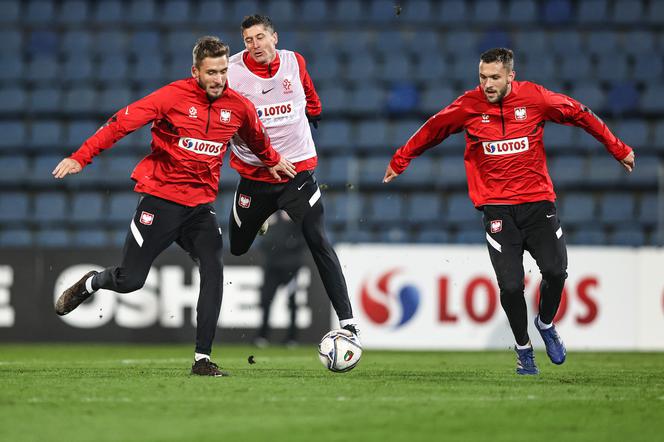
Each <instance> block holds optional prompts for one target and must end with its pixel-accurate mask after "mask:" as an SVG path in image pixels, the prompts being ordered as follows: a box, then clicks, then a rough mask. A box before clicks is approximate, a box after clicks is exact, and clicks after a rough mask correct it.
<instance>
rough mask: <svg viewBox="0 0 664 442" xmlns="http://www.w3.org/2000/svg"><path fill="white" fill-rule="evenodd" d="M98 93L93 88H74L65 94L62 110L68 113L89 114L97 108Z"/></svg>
mask: <svg viewBox="0 0 664 442" xmlns="http://www.w3.org/2000/svg"><path fill="white" fill-rule="evenodd" d="M96 98H97V92H96V90H95V89H94V88H93V87H91V86H74V87H73V88H71V89H69V90H68V91H66V92H65V94H64V97H63V99H62V110H63V111H65V112H67V113H74V114H87V113H89V112H92V111H94V110H96V108H97V104H98V103H97V100H96Z"/></svg>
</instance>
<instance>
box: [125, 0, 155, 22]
mask: <svg viewBox="0 0 664 442" xmlns="http://www.w3.org/2000/svg"><path fill="white" fill-rule="evenodd" d="M160 13H161V10H160ZM156 18H157V7H156V5H155V2H154V1H153V0H132V2H131V3H130V4H129V8H128V10H127V15H126V17H125V20H127V21H128V22H129V23H132V24H141V25H144V24H147V23H153V22H154V21H156Z"/></svg>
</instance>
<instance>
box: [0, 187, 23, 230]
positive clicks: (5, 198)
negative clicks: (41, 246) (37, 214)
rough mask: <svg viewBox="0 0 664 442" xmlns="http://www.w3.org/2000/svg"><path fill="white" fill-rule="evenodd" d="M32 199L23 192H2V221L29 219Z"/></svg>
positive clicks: (0, 209) (0, 210)
mask: <svg viewBox="0 0 664 442" xmlns="http://www.w3.org/2000/svg"><path fill="white" fill-rule="evenodd" d="M29 207H30V199H29V198H28V195H27V194H26V193H23V192H0V223H3V224H7V223H11V222H18V223H21V224H23V223H24V222H25V221H27V220H28V219H29V216H28V209H29Z"/></svg>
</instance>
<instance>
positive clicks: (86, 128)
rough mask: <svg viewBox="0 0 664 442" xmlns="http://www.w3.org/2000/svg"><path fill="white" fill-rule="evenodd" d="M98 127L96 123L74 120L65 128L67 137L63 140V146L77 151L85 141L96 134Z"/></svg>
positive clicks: (98, 124)
mask: <svg viewBox="0 0 664 442" xmlns="http://www.w3.org/2000/svg"><path fill="white" fill-rule="evenodd" d="M100 125H101V124H100V123H98V122H97V121H92V120H87V121H86V120H75V121H72V122H70V123H69V126H68V128H67V135H66V136H65V138H64V144H65V146H71V147H73V148H75V149H78V147H79V146H80V145H81V144H83V142H84V141H85V140H87V139H88V138H90V137H91V136H92V135H94V133H95V132H97V129H99V126H100Z"/></svg>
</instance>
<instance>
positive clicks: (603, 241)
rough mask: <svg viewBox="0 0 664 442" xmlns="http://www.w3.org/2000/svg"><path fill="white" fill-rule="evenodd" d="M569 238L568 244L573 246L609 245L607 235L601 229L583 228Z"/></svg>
mask: <svg viewBox="0 0 664 442" xmlns="http://www.w3.org/2000/svg"><path fill="white" fill-rule="evenodd" d="M568 238H569V241H568V244H573V245H589V246H605V245H607V244H608V238H607V236H606V233H605V232H604V230H603V229H602V228H600V227H583V228H580V229H577V230H575V231H574V232H573V234H572V235H571V237H568Z"/></svg>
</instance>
